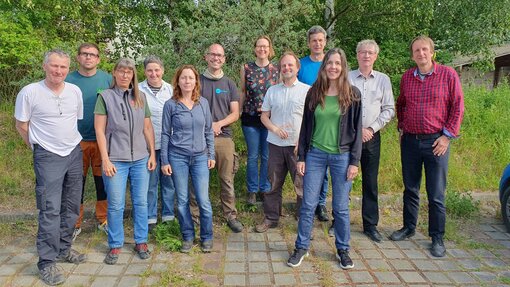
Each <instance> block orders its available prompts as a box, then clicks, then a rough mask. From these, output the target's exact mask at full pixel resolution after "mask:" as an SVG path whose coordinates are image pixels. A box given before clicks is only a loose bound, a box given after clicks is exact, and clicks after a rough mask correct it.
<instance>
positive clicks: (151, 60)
mask: <svg viewBox="0 0 510 287" xmlns="http://www.w3.org/2000/svg"><path fill="white" fill-rule="evenodd" d="M152 63H154V64H158V65H159V66H160V67H161V68H162V69H164V68H165V66H164V65H163V61H162V60H161V59H160V58H159V57H158V56H155V55H149V56H147V58H145V60H143V68H144V69H147V65H149V64H152Z"/></svg>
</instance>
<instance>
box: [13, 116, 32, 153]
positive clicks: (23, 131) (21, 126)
mask: <svg viewBox="0 0 510 287" xmlns="http://www.w3.org/2000/svg"><path fill="white" fill-rule="evenodd" d="M28 123H29V122H21V121H18V120H16V130H17V131H18V133H19V135H20V136H21V138H22V139H23V141H24V142H25V144H26V145H27V146H29V147H30V148H31V145H30V142H29V141H28Z"/></svg>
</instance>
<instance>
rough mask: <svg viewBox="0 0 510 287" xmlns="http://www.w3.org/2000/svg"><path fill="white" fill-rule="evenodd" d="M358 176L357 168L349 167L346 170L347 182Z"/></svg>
mask: <svg viewBox="0 0 510 287" xmlns="http://www.w3.org/2000/svg"><path fill="white" fill-rule="evenodd" d="M357 175H358V167H357V166H355V165H349V167H348V168H347V180H353V179H354V178H355V177H356V176H357Z"/></svg>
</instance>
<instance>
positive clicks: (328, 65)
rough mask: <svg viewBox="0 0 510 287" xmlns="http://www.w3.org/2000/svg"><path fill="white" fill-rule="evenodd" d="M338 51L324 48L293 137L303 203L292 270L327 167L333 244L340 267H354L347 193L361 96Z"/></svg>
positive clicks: (357, 149) (354, 166)
mask: <svg viewBox="0 0 510 287" xmlns="http://www.w3.org/2000/svg"><path fill="white" fill-rule="evenodd" d="M348 72H349V69H348V66H347V60H346V57H345V53H344V51H343V50H341V49H338V48H334V49H331V50H329V51H328V52H327V53H326V55H325V57H324V60H323V62H322V64H321V66H320V68H319V74H318V77H317V81H316V82H315V83H314V84H313V86H312V87H311V88H310V90H309V91H308V94H307V96H306V100H305V107H304V112H303V121H302V123H301V131H300V134H299V145H298V163H297V170H298V173H299V174H301V175H302V176H304V178H303V202H302V205H301V212H300V217H299V222H298V235H297V239H296V245H295V246H296V249H295V250H294V253H293V254H292V256H291V257H290V258H289V260H288V261H287V264H288V265H289V266H291V267H297V266H299V265H300V264H301V262H302V261H303V258H304V257H306V256H308V249H309V246H310V237H311V233H312V228H313V219H314V212H315V208H316V207H317V204H318V203H319V194H320V190H321V188H322V182H323V179H324V175H325V173H326V171H327V169H328V168H329V171H330V175H331V184H332V185H331V186H332V189H333V203H332V207H333V218H334V220H335V221H334V229H335V237H336V239H335V246H336V248H337V254H336V256H337V258H338V260H339V261H340V267H341V268H343V269H350V268H353V267H354V264H353V263H352V260H351V258H350V256H349V248H350V246H349V240H350V234H351V232H350V218H349V192H350V190H351V186H352V180H353V179H354V177H355V176H356V175H357V174H358V165H359V161H360V158H361V139H362V137H361V100H360V98H361V96H360V91H359V90H358V89H357V88H356V87H354V86H351V84H350V83H349V79H348Z"/></svg>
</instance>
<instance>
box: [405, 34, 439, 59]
mask: <svg viewBox="0 0 510 287" xmlns="http://www.w3.org/2000/svg"><path fill="white" fill-rule="evenodd" d="M416 41H424V42H426V43H427V44H429V46H430V52H431V53H432V54H434V41H432V39H431V38H430V37H428V36H425V35H420V36H418V37H416V38H414V39H413V40H412V41H411V45H409V51H410V52H411V57H412V56H413V44H414V42H416Z"/></svg>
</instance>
